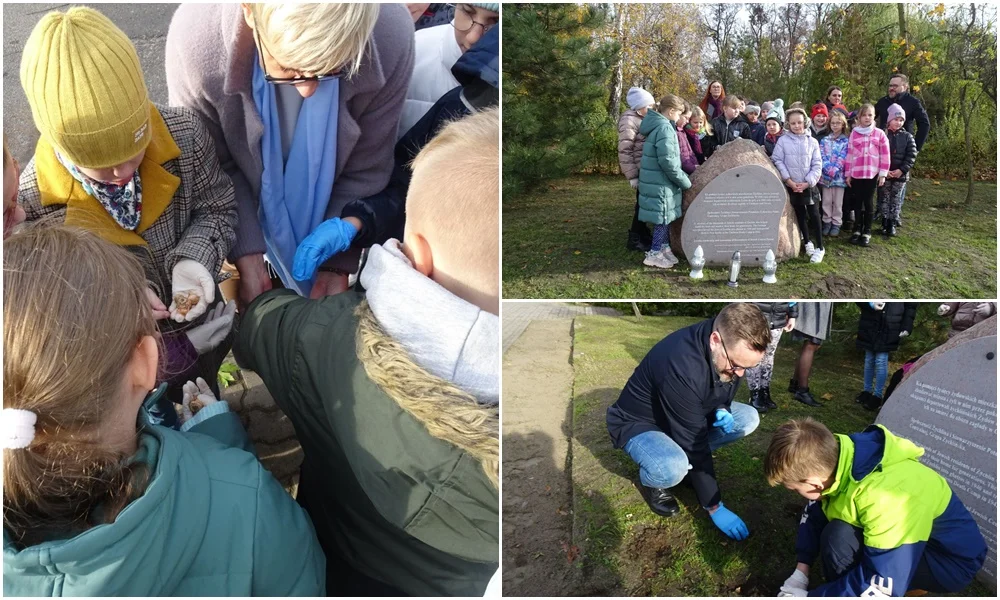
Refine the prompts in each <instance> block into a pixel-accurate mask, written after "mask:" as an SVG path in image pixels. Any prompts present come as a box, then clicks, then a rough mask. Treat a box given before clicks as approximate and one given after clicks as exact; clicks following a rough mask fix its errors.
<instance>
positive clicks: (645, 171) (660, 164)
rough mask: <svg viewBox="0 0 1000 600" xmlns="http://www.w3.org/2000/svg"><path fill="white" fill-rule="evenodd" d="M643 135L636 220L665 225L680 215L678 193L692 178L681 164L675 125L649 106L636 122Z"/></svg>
mask: <svg viewBox="0 0 1000 600" xmlns="http://www.w3.org/2000/svg"><path fill="white" fill-rule="evenodd" d="M639 133H641V134H642V135H644V136H646V142H645V143H644V144H643V146H642V162H641V163H640V167H639V220H640V221H642V222H643V223H652V224H654V225H666V224H668V223H670V222H672V221H674V220H676V219H679V218H680V216H681V196H682V194H683V192H684V190H686V189H688V188H690V187H691V180H690V179H688V176H687V174H686V173H684V170H683V169H682V168H681V150H680V145H679V143H678V142H677V126H676V124H675V123H674V122H673V121H671V120H670V119H668V118H666V117H665V116H663V115H661V114H660V113H658V112H656V111H655V110H650V111H649V112H647V113H646V117H645V118H644V119H643V120H642V124H641V125H640V126H639Z"/></svg>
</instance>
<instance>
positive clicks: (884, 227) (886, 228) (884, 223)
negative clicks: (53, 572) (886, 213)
mask: <svg viewBox="0 0 1000 600" xmlns="http://www.w3.org/2000/svg"><path fill="white" fill-rule="evenodd" d="M880 233H881V234H882V235H884V236H888V235H889V219H886V218H885V217H882V231H881V232H880Z"/></svg>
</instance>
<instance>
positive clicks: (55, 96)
mask: <svg viewBox="0 0 1000 600" xmlns="http://www.w3.org/2000/svg"><path fill="white" fill-rule="evenodd" d="M21 85H22V86H23V88H24V92H25V94H26V95H27V97H28V103H29V105H30V106H31V114H32V117H33V118H34V121H35V126H36V127H37V128H38V130H39V132H40V133H41V137H40V139H39V140H38V144H37V146H36V147H35V155H34V158H32V160H31V162H29V163H28V165H27V166H26V167H25V169H24V172H23V173H22V174H21V180H20V189H19V193H20V201H21V203H22V204H23V206H24V208H25V211H26V213H27V220H28V221H29V222H30V221H34V220H38V219H41V218H43V217H48V218H54V219H57V220H61V221H63V222H65V223H66V224H67V225H77V226H80V227H83V228H85V229H88V230H91V231H93V232H94V233H96V234H98V235H99V236H100V237H102V238H104V239H105V240H108V241H110V242H113V243H115V244H118V245H120V246H124V247H125V248H127V249H128V250H129V251H131V252H132V253H133V254H135V255H136V256H137V257H138V258H139V260H140V261H141V263H142V265H143V268H144V270H145V273H146V280H147V285H148V286H149V290H148V291H147V296H148V297H149V299H150V302H151V304H152V306H153V310H154V315H155V316H156V317H157V318H158V319H162V320H161V321H160V328H161V330H163V331H164V332H165V334H167V335H166V336H165V342H167V352H168V354H169V356H168V357H167V367H166V372H167V373H168V374H173V375H177V374H178V373H179V372H181V371H186V373H185V375H187V377H185V378H182V379H180V381H179V383H183V381H184V380H185V379H186V378H191V379H194V378H195V377H196V376H197V375H201V376H202V377H204V378H205V379H206V380H208V381H211V382H213V384H214V383H215V381H216V373H217V372H218V368H219V366H220V365H221V364H222V359H223V358H224V356H225V354H226V353H227V352H228V346H229V345H231V343H224V341H225V340H226V339H227V338H228V337H229V336H228V333H229V329H230V328H231V324H232V312H233V310H234V307H231V308H227V309H226V310H225V311H224V310H223V309H222V308H221V307H217V309H213V310H212V311H209V310H208V309H209V306H210V305H211V304H212V303H213V301H214V300H215V297H216V294H217V286H216V276H217V274H218V273H219V272H220V269H221V266H222V261H223V259H224V258H225V256H226V254H227V253H228V252H229V249H230V247H231V246H232V244H233V240H234V239H235V236H236V233H235V231H236V227H237V213H236V202H235V198H234V194H233V185H232V182H231V181H230V179H229V177H228V176H227V175H226V174H225V173H224V172H223V171H222V169H221V168H220V166H219V162H218V158H217V157H216V153H215V147H214V145H213V142H212V138H211V136H210V135H209V133H208V130H207V129H206V127H205V125H204V124H203V123H202V121H201V120H200V118H199V117H198V116H197V115H196V114H195V113H194V112H192V111H190V110H187V109H183V108H172V107H166V106H157V105H154V104H152V103H151V102H150V100H149V94H148V92H147V90H146V83H145V80H144V79H143V74H142V69H141V67H140V65H139V57H138V55H137V54H136V51H135V47H134V46H133V44H132V42H131V41H130V40H129V39H128V37H127V36H126V35H125V34H124V33H123V32H122V31H121V30H120V29H118V27H116V26H115V25H114V23H112V22H111V21H110V20H109V19H108V18H107V17H105V16H104V15H102V14H101V13H99V12H97V11H96V10H93V9H90V8H82V7H78V8H71V9H70V10H68V11H67V12H65V13H63V12H50V13H48V14H46V15H45V16H44V17H42V19H41V20H40V21H39V22H38V24H37V25H36V26H35V28H34V30H33V31H32V33H31V36H30V37H29V38H28V41H27V43H26V44H25V47H24V53H23V56H22V58H21ZM98 289H99V288H98ZM168 307H169V308H168ZM115 317H117V315H109V318H115ZM206 321H211V323H206ZM179 331H186V332H187V335H179V334H177V332H179ZM171 332H174V335H170V334H171ZM199 355H200V356H199ZM195 371H197V372H195ZM171 397H173V398H176V399H178V400H179V399H180V392H179V390H172V393H171Z"/></svg>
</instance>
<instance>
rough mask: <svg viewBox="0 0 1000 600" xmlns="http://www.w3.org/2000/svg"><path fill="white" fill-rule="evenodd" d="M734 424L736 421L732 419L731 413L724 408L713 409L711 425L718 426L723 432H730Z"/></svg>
mask: <svg viewBox="0 0 1000 600" xmlns="http://www.w3.org/2000/svg"><path fill="white" fill-rule="evenodd" d="M735 426H736V421H734V420H733V413H731V412H729V411H728V410H726V409H724V408H720V409H719V410H717V411H715V423H712V427H719V428H721V429H722V431H723V432H724V433H730V432H731V431H732V430H733V427H735Z"/></svg>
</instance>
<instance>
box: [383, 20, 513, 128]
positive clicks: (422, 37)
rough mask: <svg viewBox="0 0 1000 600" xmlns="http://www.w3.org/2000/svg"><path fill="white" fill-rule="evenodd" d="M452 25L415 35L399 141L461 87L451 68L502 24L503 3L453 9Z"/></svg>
mask: <svg viewBox="0 0 1000 600" xmlns="http://www.w3.org/2000/svg"><path fill="white" fill-rule="evenodd" d="M454 11H455V17H454V18H453V19H452V20H451V23H448V24H445V25H438V26H437V27H428V28H427V29H421V30H419V31H417V32H416V34H415V35H414V45H415V46H414V47H415V53H416V57H415V59H414V62H413V79H411V80H410V88H409V90H407V92H406V105H405V106H404V108H403V117H402V119H400V123H399V132H398V136H397V137H402V136H403V135H405V134H406V132H407V131H409V130H410V128H411V127H413V125H415V124H416V123H417V121H419V120H420V118H421V117H423V116H424V114H426V113H427V111H428V110H430V108H431V107H432V106H434V103H435V102H437V101H438V100H439V99H440V98H441V96H444V95H445V94H446V93H448V92H450V91H451V90H453V89H455V88H456V87H458V86H460V85H461V83H459V81H458V79H456V78H455V75H454V74H453V73H452V67H454V66H455V63H456V62H458V59H459V58H461V57H462V55H463V54H465V53H466V52H468V51H469V50H470V49H472V47H473V46H474V45H476V42H478V41H479V40H480V38H482V37H483V36H485V35H486V32H487V31H490V30H491V29H493V28H494V27H499V23H500V3H499V2H480V3H467V4H456V5H454Z"/></svg>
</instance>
